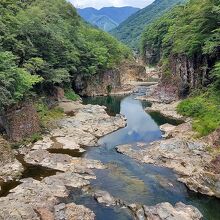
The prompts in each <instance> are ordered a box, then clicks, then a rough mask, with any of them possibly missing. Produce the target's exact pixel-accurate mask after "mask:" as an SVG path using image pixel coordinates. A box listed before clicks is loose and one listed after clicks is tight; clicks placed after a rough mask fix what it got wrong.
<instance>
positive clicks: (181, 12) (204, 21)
mask: <svg viewBox="0 0 220 220" xmlns="http://www.w3.org/2000/svg"><path fill="white" fill-rule="evenodd" d="M219 25H220V2H219V1H218V0H202V1H201V0H191V1H189V2H188V3H187V4H186V5H182V6H177V7H175V8H174V9H173V10H171V11H169V12H168V13H166V14H165V15H164V16H162V17H161V18H159V19H158V20H156V21H155V22H153V23H152V24H150V25H149V26H147V27H146V30H145V32H144V34H143V36H142V46H141V50H142V55H143V58H144V60H145V61H146V62H147V63H148V64H150V65H156V64H160V65H161V66H162V70H163V71H162V72H163V80H165V81H166V82H170V81H172V82H175V83H176V85H178V86H179V88H180V89H182V91H181V94H180V95H189V94H190V96H191V97H190V98H189V99H187V100H185V101H183V102H182V103H181V104H180V105H179V107H178V110H179V112H180V113H181V114H184V115H186V116H192V117H194V118H195V120H194V128H195V129H196V130H197V131H199V133H200V134H201V135H205V134H207V133H209V132H211V131H213V130H215V129H216V128H217V127H218V126H219V125H220V110H219V109H220V106H219V103H220V28H219ZM171 78H172V79H174V80H170V79H171ZM175 79H176V80H177V81H176V80H175ZM179 81H181V82H179ZM178 82H179V84H178Z"/></svg>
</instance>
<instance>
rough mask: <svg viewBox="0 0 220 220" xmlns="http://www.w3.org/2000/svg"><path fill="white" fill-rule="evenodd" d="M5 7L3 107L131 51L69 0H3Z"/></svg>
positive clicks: (0, 44)
mask: <svg viewBox="0 0 220 220" xmlns="http://www.w3.org/2000/svg"><path fill="white" fill-rule="evenodd" d="M0 12H1V19H0V108H1V109H2V108H3V107H9V106H10V105H11V104H14V103H17V102H19V101H21V100H24V99H25V98H27V97H29V96H30V95H32V94H33V93H41V92H46V91H48V90H50V88H52V87H53V86H55V85H56V86H61V87H71V83H72V79H73V78H74V76H75V75H77V74H81V75H84V76H89V75H93V74H96V73H101V72H102V71H105V70H107V69H111V68H114V67H115V66H116V65H118V64H119V63H120V61H122V60H123V59H125V58H128V57H129V56H130V51H129V49H127V48H126V47H125V46H123V45H122V44H120V43H119V42H118V41H117V40H116V39H114V38H113V37H111V36H110V35H108V34H107V33H104V32H102V31H100V30H98V29H94V28H91V27H90V26H88V25H86V24H84V22H82V20H81V18H80V17H79V16H78V15H77V12H76V10H75V8H74V7H73V6H72V5H71V4H70V3H67V2H66V1H65V0H47V1H44V0H28V1H20V0H1V2H0Z"/></svg>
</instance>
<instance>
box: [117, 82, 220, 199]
mask: <svg viewBox="0 0 220 220" xmlns="http://www.w3.org/2000/svg"><path fill="white" fill-rule="evenodd" d="M156 89H157V87H155V86H154V87H152V88H151V89H149V90H150V92H149V93H147V94H146V96H142V97H139V99H141V100H146V101H151V102H153V104H152V106H151V107H147V108H146V111H147V112H154V111H156V112H160V113H161V114H163V115H165V116H169V117H172V118H175V119H181V120H184V121H185V122H184V123H183V124H181V125H178V126H173V125H172V126H171V125H169V124H167V125H163V126H162V127H161V130H163V132H164V137H166V138H167V139H164V140H161V141H156V142H153V143H151V144H144V143H138V144H137V145H138V148H135V149H134V148H133V145H123V146H118V148H117V150H118V152H120V153H123V154H125V155H127V156H129V157H131V158H133V159H136V160H138V161H141V162H143V163H147V164H149V163H150V164H154V165H157V166H163V167H167V168H171V169H173V170H174V171H175V172H177V173H178V175H179V178H178V180H179V181H180V182H183V183H184V184H186V186H187V187H188V188H189V189H190V190H192V191H195V192H199V193H202V194H205V195H209V196H215V197H218V198H220V167H219V164H220V163H219V148H216V147H214V141H215V138H216V136H217V135H214V134H211V135H209V136H208V137H203V138H197V134H196V132H195V131H193V129H192V122H191V120H190V118H184V117H182V116H181V115H179V114H178V113H177V112H176V107H177V105H178V101H176V99H174V97H173V96H171V98H169V93H168V94H167V93H164V94H163V97H164V99H161V96H159V95H158V94H161V93H157V92H155V91H156ZM160 90H161V89H160ZM152 91H154V92H152ZM152 94H153V96H152ZM155 94H156V95H155ZM215 133H216V132H215Z"/></svg>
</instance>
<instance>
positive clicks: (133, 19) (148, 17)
mask: <svg viewBox="0 0 220 220" xmlns="http://www.w3.org/2000/svg"><path fill="white" fill-rule="evenodd" d="M182 2H185V0H169V1H168V0H156V1H154V2H153V3H152V4H151V5H149V6H147V7H146V8H144V9H142V10H140V11H138V12H137V13H135V14H133V15H131V16H130V17H129V18H128V19H127V20H126V21H124V22H123V23H122V24H120V25H119V26H118V27H117V28H116V29H114V30H112V31H111V33H112V34H113V36H115V37H116V38H117V39H119V40H121V41H122V42H123V43H125V44H127V45H128V46H130V47H131V48H133V49H135V50H137V49H139V40H140V39H141V34H142V32H143V29H144V27H145V26H146V25H148V24H150V23H152V22H153V21H155V20H156V19H157V18H159V17H161V16H162V15H163V14H164V13H165V12H167V11H168V10H169V9H171V8H172V7H174V6H175V5H177V4H178V3H182Z"/></svg>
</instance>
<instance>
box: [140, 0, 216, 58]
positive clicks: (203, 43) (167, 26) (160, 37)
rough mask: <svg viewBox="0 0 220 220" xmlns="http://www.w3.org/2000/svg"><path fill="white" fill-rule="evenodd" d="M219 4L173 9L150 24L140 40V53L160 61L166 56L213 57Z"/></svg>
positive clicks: (200, 0)
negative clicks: (156, 57) (154, 55)
mask: <svg viewBox="0 0 220 220" xmlns="http://www.w3.org/2000/svg"><path fill="white" fill-rule="evenodd" d="M219 7H220V2H219V1H218V0H211V1H210V0H191V1H189V2H188V3H187V4H186V5H185V6H177V7H176V8H174V9H173V10H171V11H170V12H168V13H167V14H165V15H164V16H162V17H161V18H160V19H158V20H156V21H155V22H154V23H153V24H151V25H150V26H148V27H147V28H146V30H145V32H144V34H143V36H142V45H141V48H142V51H143V55H144V56H145V54H146V51H153V52H154V53H153V54H156V55H158V59H157V60H156V62H158V61H159V60H160V59H161V58H162V59H164V58H168V57H169V55H170V54H185V55H186V56H188V57H192V56H195V55H197V54H202V53H206V54H211V55H212V54H214V53H215V52H216V51H217V49H218V48H219V45H220V37H219V36H220V35H219V33H220V29H219V22H220V9H219Z"/></svg>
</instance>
